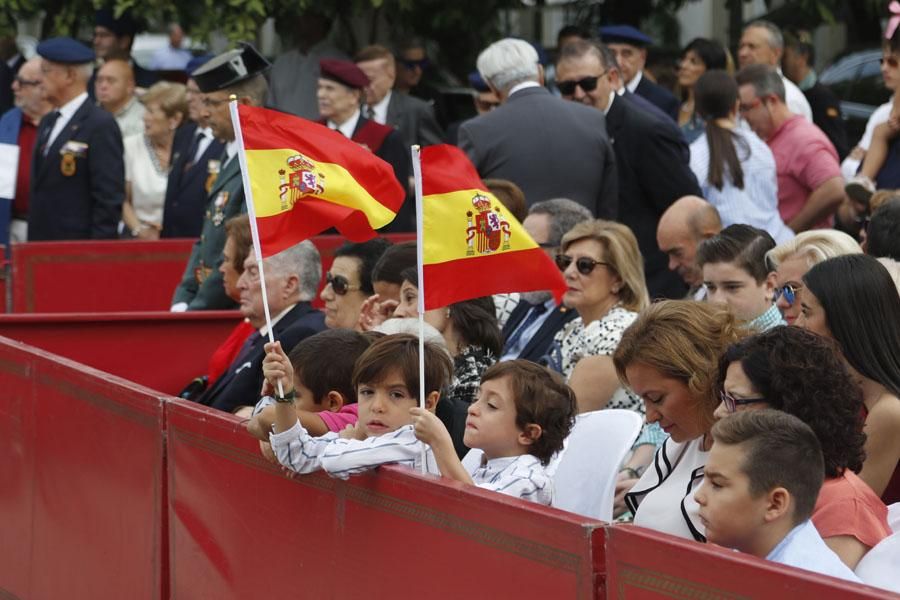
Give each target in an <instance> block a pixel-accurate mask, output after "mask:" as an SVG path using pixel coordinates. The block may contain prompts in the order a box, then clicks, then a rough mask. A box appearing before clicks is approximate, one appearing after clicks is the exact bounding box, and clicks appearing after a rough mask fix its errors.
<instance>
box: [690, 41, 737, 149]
mask: <svg viewBox="0 0 900 600" xmlns="http://www.w3.org/2000/svg"><path fill="white" fill-rule="evenodd" d="M730 63H732V61H730V60H729V57H728V51H727V50H725V47H724V46H722V44H720V43H719V42H717V41H716V40H708V39H706V38H694V39H693V40H691V42H690V43H689V44H688V45H687V46H685V47H684V50H682V51H681V58H679V59H678V89H679V90H680V91H681V100H682V102H681V111H680V112H679V113H678V126H679V127H681V131H682V133H684V138H685V140H686V141H687V143H688V144H690V143H691V142H693V141H694V140H696V139H697V138H698V137H700V135H701V134H702V133H703V130H704V127H705V123H704V122H703V119H702V118H701V117H700V115H699V114H698V113H697V110H696V109H695V107H694V84H696V83H697V80H698V79H700V76H701V75H703V74H704V73H706V72H707V71H711V70H713V69H723V70H724V69H729V65H730ZM730 66H731V68H730V69H729V74H731V73H733V72H734V65H733V64H731V65H730Z"/></svg>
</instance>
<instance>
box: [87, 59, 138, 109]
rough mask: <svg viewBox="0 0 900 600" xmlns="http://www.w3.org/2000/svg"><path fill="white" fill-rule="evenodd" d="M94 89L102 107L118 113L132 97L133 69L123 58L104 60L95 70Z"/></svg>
mask: <svg viewBox="0 0 900 600" xmlns="http://www.w3.org/2000/svg"><path fill="white" fill-rule="evenodd" d="M94 91H95V92H96V96H97V100H98V101H99V102H100V105H101V106H102V107H103V108H105V109H106V110H108V111H109V112H111V113H113V114H116V113H118V112H119V111H120V110H122V109H123V108H125V105H126V104H128V102H129V101H131V99H132V98H133V97H134V69H132V68H131V65H130V64H128V62H127V61H124V60H120V59H113V60H108V61H106V62H105V63H103V66H102V67H100V70H99V71H97V79H96V81H95V83H94Z"/></svg>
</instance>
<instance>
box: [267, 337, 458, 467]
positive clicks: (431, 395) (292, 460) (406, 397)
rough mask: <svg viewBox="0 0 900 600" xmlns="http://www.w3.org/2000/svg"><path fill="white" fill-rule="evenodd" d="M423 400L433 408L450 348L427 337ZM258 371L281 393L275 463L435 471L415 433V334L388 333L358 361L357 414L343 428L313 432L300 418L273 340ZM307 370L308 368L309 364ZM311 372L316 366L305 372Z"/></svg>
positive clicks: (286, 366) (273, 437) (448, 369)
mask: <svg viewBox="0 0 900 600" xmlns="http://www.w3.org/2000/svg"><path fill="white" fill-rule="evenodd" d="M424 348H425V389H424V390H422V391H421V393H422V394H424V395H425V399H424V405H425V408H426V409H427V410H429V411H434V408H435V406H436V405H437V402H438V399H439V397H440V390H441V389H442V388H444V387H445V386H446V385H447V384H448V383H449V381H450V375H451V373H452V369H453V367H452V363H451V362H450V357H449V356H448V355H447V353H446V352H445V351H444V350H442V349H441V348H440V347H438V346H437V345H435V344H433V343H431V342H425V344H424ZM266 351H267V352H268V354H267V355H266V360H265V361H264V362H263V371H264V372H265V376H266V380H267V381H268V382H269V385H271V386H272V387H273V389H276V390H277V389H278V384H279V383H281V385H282V387H283V390H284V396H283V397H280V396H277V395H276V397H275V402H276V404H275V423H274V426H273V433H272V434H270V435H269V441H270V443H271V444H272V450H273V451H274V453H275V456H276V457H277V458H278V462H280V463H281V464H282V465H284V466H285V467H287V468H288V469H290V470H292V471H296V472H297V473H311V472H313V471H317V470H319V469H323V470H325V471H326V472H328V474H329V475H331V476H333V477H339V478H341V479H346V478H347V477H349V476H350V475H353V474H356V473H362V472H364V471H368V470H370V469H374V468H375V467H377V466H379V465H383V464H388V463H397V464H402V465H406V466H409V467H415V468H418V467H420V466H421V464H422V463H421V460H422V455H423V450H424V451H426V452H425V461H426V462H425V466H426V470H427V471H428V472H431V473H437V472H438V470H437V465H436V463H435V460H434V455H433V454H432V452H431V450H430V449H429V448H428V447H427V446H424V445H423V444H422V443H421V442H420V441H418V440H417V439H416V436H415V433H414V432H413V427H412V416H411V415H410V409H411V408H413V407H416V406H418V403H419V394H420V390H419V340H418V338H416V337H415V336H412V335H405V334H397V335H388V336H385V337H383V338H381V339H379V340H377V341H375V342H374V343H373V344H372V345H371V346H370V347H369V348H368V349H367V350H366V351H365V352H364V353H363V354H362V356H360V357H359V359H358V360H357V362H356V366H355V367H354V368H353V375H352V377H351V382H352V384H353V388H354V389H355V390H356V396H357V403H358V404H359V418H358V420H357V423H356V425H354V426H350V427H347V428H346V429H344V430H343V431H341V433H340V434H337V433H334V432H330V433H326V434H325V435H323V436H321V437H313V436H311V435H310V434H309V432H308V431H307V430H306V429H305V428H304V426H303V424H302V422H301V421H300V420H299V419H298V418H297V414H296V412H295V411H294V409H293V406H292V402H293V400H294V397H295V396H296V391H295V390H294V389H293V388H292V372H291V365H290V362H289V361H288V360H287V357H286V356H285V355H284V353H283V352H282V351H281V348H280V346H279V344H278V342H275V343H274V344H267V345H266ZM306 371H309V369H306ZM308 374H309V375H312V376H314V377H316V376H318V375H319V373H318V372H316V373H308Z"/></svg>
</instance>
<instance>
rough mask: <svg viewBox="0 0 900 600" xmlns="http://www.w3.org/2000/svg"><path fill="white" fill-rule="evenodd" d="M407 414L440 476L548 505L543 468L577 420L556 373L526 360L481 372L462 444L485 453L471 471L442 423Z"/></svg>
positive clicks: (567, 391)
mask: <svg viewBox="0 0 900 600" xmlns="http://www.w3.org/2000/svg"><path fill="white" fill-rule="evenodd" d="M411 412H412V414H413V415H414V417H415V419H414V422H415V432H416V437H418V438H419V439H420V440H421V441H423V442H425V443H426V444H428V445H429V446H431V449H432V450H433V451H434V457H435V459H436V460H437V466H438V468H439V469H440V473H441V475H443V476H444V477H449V478H451V479H456V480H457V481H461V482H463V483H468V484H473V485H477V486H478V487H481V488H485V489H488V490H494V491H497V492H501V493H503V494H508V495H510V496H517V497H519V498H522V499H524V500H531V501H532V502H537V503H539V504H545V505H548V506H549V505H550V504H552V502H553V485H552V482H551V481H550V477H549V476H548V475H547V473H546V472H545V471H544V467H546V466H547V463H548V462H550V458H551V457H552V456H553V455H554V454H556V453H557V452H559V451H560V450H561V449H562V447H563V440H565V439H566V436H568V435H569V431H570V430H571V429H572V424H573V423H574V419H575V394H574V393H573V392H572V390H571V388H569V386H567V385H566V384H565V382H564V381H563V379H562V377H561V376H560V375H559V374H557V373H554V372H552V371H550V370H549V369H547V368H545V367H542V366H540V365H537V364H535V363H533V362H530V361H527V360H510V361H505V362H501V363H497V364H495V365H493V366H491V367H489V368H488V369H487V370H486V371H485V372H484V375H482V377H481V391H480V392H479V394H478V399H477V400H476V401H475V402H474V403H473V404H472V405H471V406H470V407H469V414H468V418H467V419H466V430H465V435H464V437H463V441H464V442H465V444H466V446H468V447H469V448H478V449H479V450H481V451H482V452H484V459H485V462H484V464H482V465H481V466H480V467H479V468H477V469H476V470H475V472H474V473H471V474H470V473H469V472H468V471H466V469H465V467H464V466H463V464H462V463H461V462H460V460H459V458H458V457H457V454H456V450H455V449H454V447H453V442H452V440H451V439H450V434H449V433H448V432H447V428H446V427H444V424H443V423H442V422H441V421H440V420H439V419H438V418H437V417H436V416H434V415H433V414H431V413H429V412H426V411H423V410H422V409H420V408H414V409H412V411H411Z"/></svg>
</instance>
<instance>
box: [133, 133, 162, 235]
mask: <svg viewBox="0 0 900 600" xmlns="http://www.w3.org/2000/svg"><path fill="white" fill-rule="evenodd" d="M123 144H124V146H125V181H128V182H129V183H131V205H132V206H133V207H134V212H135V214H136V215H137V218H138V220H139V221H140V222H141V223H147V224H148V225H149V224H152V225H158V226H160V227H161V226H162V220H163V206H164V205H165V201H166V185H168V182H169V171H168V169H163V168H161V167H160V165H159V161H157V159H156V153H155V152H153V150H152V149H151V148H150V142H149V140H147V138H146V136H144V134H143V133H139V134H137V135H131V136H128V137H127V138H125V141H124V142H123Z"/></svg>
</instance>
